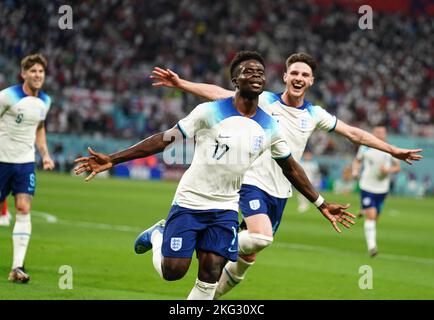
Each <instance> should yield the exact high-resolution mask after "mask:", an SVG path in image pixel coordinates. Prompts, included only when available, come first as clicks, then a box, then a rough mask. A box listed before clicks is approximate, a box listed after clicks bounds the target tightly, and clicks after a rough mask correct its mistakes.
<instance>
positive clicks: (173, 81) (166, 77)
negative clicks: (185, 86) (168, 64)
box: [150, 67, 181, 88]
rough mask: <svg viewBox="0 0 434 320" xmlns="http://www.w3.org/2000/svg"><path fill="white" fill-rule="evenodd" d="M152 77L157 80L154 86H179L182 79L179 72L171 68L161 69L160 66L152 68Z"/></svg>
mask: <svg viewBox="0 0 434 320" xmlns="http://www.w3.org/2000/svg"><path fill="white" fill-rule="evenodd" d="M150 78H151V79H153V80H155V81H156V82H154V83H153V84H152V85H153V86H154V87H169V88H179V86H180V83H181V79H180V78H179V76H178V74H177V73H175V72H173V71H172V70H170V69H161V68H158V67H155V68H154V70H152V75H151V76H150Z"/></svg>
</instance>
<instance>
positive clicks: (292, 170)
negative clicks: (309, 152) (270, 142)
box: [276, 156, 355, 232]
mask: <svg viewBox="0 0 434 320" xmlns="http://www.w3.org/2000/svg"><path fill="white" fill-rule="evenodd" d="M276 161H277V163H278V164H279V166H280V167H281V168H282V171H283V174H284V175H285V177H286V178H287V179H288V180H289V181H290V182H291V183H292V185H293V186H294V187H295V188H296V189H297V190H298V191H300V192H301V193H302V194H303V195H304V196H305V197H306V198H307V199H308V200H309V201H311V202H313V203H314V204H315V205H316V206H317V208H318V210H319V211H320V212H321V213H322V215H323V216H324V217H325V218H326V219H327V220H328V221H330V223H331V224H332V225H333V228H334V229H335V230H336V231H337V232H341V230H340V229H339V227H338V225H337V224H338V223H340V224H342V225H343V226H344V227H346V228H349V227H350V224H354V223H355V222H354V221H353V220H352V219H351V218H355V216H354V215H353V214H351V213H349V212H347V211H346V210H347V209H348V208H349V206H350V205H349V204H346V205H341V204H336V203H327V202H326V201H325V200H324V198H323V197H322V196H321V195H320V194H319V193H318V192H317V191H316V190H315V188H314V187H313V186H312V184H311V183H310V181H309V179H308V178H307V176H306V173H305V172H304V170H303V168H302V167H301V166H300V165H299V164H298V163H297V161H295V160H294V158H293V157H292V156H289V157H288V158H286V159H276Z"/></svg>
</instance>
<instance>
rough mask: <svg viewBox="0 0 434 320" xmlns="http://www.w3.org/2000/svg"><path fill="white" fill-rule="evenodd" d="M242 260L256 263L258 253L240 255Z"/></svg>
mask: <svg viewBox="0 0 434 320" xmlns="http://www.w3.org/2000/svg"><path fill="white" fill-rule="evenodd" d="M240 258H241V259H243V260H244V261H247V262H255V261H256V253H252V254H246V255H242V254H240Z"/></svg>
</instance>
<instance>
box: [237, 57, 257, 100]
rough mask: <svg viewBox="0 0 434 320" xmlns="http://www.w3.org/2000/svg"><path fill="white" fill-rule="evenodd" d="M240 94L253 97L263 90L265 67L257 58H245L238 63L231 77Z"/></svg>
mask: <svg viewBox="0 0 434 320" xmlns="http://www.w3.org/2000/svg"><path fill="white" fill-rule="evenodd" d="M232 82H233V83H234V85H235V87H236V88H237V89H238V90H239V91H240V94H241V96H243V97H246V98H250V99H251V98H255V97H257V96H259V95H260V94H261V93H262V91H264V86H265V68H264V66H263V65H262V64H261V63H260V62H259V61H257V60H253V59H251V60H246V61H243V62H241V63H240V64H239V66H238V67H237V70H236V72H235V74H234V78H233V79H232Z"/></svg>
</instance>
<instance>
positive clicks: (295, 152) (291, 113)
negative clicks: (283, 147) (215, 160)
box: [243, 91, 337, 198]
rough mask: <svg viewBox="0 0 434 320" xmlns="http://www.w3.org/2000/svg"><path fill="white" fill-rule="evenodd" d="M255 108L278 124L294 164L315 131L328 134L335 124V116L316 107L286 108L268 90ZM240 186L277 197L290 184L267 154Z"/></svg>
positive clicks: (282, 195)
mask: <svg viewBox="0 0 434 320" xmlns="http://www.w3.org/2000/svg"><path fill="white" fill-rule="evenodd" d="M259 106H260V107H261V108H262V109H263V110H264V111H265V112H267V113H268V114H269V115H271V116H272V117H273V118H274V119H275V120H276V121H277V122H278V126H279V130H280V132H281V135H282V137H283V139H284V140H285V141H286V142H287V143H288V145H289V148H290V149H291V152H292V156H293V157H294V159H295V160H296V161H300V159H301V157H302V155H303V152H304V149H305V148H306V144H307V141H308V139H309V137H310V136H311V135H312V133H313V131H314V130H315V129H316V128H319V129H322V130H326V131H332V130H334V128H335V127H336V123H337V119H336V117H335V116H333V115H331V114H330V113H328V112H327V111H326V110H324V109H323V108H321V107H320V106H316V105H312V104H311V103H310V102H308V101H305V102H304V104H303V105H302V106H301V107H298V108H295V107H290V106H288V105H286V104H285V103H284V102H283V101H282V99H281V94H277V93H272V92H268V91H264V92H263V93H262V94H261V95H260V96H259ZM243 184H249V185H254V186H256V187H258V188H260V189H262V190H264V191H265V192H267V193H268V194H270V195H272V196H274V197H278V198H289V197H291V195H292V189H291V183H290V182H289V181H288V180H287V179H286V178H285V176H284V175H283V173H282V169H281V168H280V167H279V165H278V164H277V163H276V161H274V160H273V159H272V158H271V156H270V152H267V151H266V152H264V154H263V155H262V156H261V157H260V158H258V159H257V160H256V161H255V162H254V163H253V165H252V166H251V167H250V169H249V170H248V171H247V172H246V174H245V176H244V180H243Z"/></svg>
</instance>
